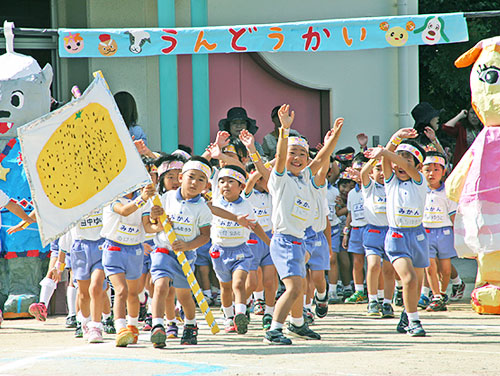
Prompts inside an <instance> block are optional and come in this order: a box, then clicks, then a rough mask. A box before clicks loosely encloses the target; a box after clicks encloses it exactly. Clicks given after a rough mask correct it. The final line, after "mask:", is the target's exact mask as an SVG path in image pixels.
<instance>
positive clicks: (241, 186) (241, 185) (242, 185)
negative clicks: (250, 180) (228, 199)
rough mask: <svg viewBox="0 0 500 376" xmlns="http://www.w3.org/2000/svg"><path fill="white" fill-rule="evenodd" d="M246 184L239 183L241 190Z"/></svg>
mask: <svg viewBox="0 0 500 376" xmlns="http://www.w3.org/2000/svg"><path fill="white" fill-rule="evenodd" d="M246 186H247V185H246V184H245V183H240V188H241V190H242V191H243V190H244V189H245V187H246Z"/></svg>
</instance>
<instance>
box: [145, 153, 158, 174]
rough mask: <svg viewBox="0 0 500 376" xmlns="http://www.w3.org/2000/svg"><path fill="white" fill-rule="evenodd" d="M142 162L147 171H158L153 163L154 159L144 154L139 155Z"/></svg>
mask: <svg viewBox="0 0 500 376" xmlns="http://www.w3.org/2000/svg"><path fill="white" fill-rule="evenodd" d="M141 159H142V163H143V164H144V167H146V170H147V171H148V172H149V173H154V172H158V170H157V169H156V165H155V160H154V159H153V158H150V157H148V156H145V155H141Z"/></svg>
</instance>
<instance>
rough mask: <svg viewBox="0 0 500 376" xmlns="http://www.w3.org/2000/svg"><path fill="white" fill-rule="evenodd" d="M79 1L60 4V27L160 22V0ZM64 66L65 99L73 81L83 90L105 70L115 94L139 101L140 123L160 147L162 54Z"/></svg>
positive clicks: (71, 61)
mask: <svg viewBox="0 0 500 376" xmlns="http://www.w3.org/2000/svg"><path fill="white" fill-rule="evenodd" d="M77 3H78V4H77V5H75V4H74V2H73V1H69V0H61V2H60V4H59V5H58V12H59V19H60V26H63V27H88V28H113V27H116V28H126V27H157V25H158V16H157V0H141V1H136V0H106V1H102V0H86V2H83V1H82V2H77ZM85 3H86V4H85ZM82 4H84V5H83V6H82ZM62 69H63V77H65V90H66V92H67V97H66V98H64V99H65V100H67V99H69V95H70V93H69V89H70V88H71V86H72V85H73V84H75V83H80V88H81V89H82V91H83V89H85V88H86V86H87V85H88V82H90V81H91V80H92V72H95V71H97V70H101V71H102V72H103V74H104V78H105V79H106V81H107V82H108V85H109V87H110V89H111V91H112V92H113V93H117V92H119V91H128V92H130V93H131V94H132V95H133V96H134V98H135V100H136V102H137V110H138V113H139V119H138V124H139V125H141V126H142V127H143V128H144V130H145V132H146V134H147V135H148V143H149V146H150V147H151V148H152V149H154V150H157V149H160V145H161V133H160V111H159V103H160V102H159V87H158V57H156V56H152V57H141V58H111V59H106V58H90V59H63V67H62ZM85 80H87V81H85Z"/></svg>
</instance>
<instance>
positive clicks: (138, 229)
mask: <svg viewBox="0 0 500 376" xmlns="http://www.w3.org/2000/svg"><path fill="white" fill-rule="evenodd" d="M139 192H140V193H139ZM139 192H138V193H129V194H127V195H125V196H124V197H120V198H118V199H117V200H116V201H115V202H114V203H112V204H111V205H110V206H108V207H105V208H104V209H103V226H102V231H101V236H102V237H103V238H104V239H105V241H104V244H103V246H102V248H103V254H102V265H103V267H104V271H105V273H106V275H107V276H108V278H109V280H110V281H111V284H112V285H113V288H114V290H115V301H114V307H113V312H114V319H115V327H116V330H117V334H116V346H117V347H126V346H127V345H129V344H132V343H137V339H138V335H139V330H138V329H137V325H138V316H139V293H140V292H141V291H140V289H139V278H140V276H141V272H142V266H143V258H144V248H143V246H142V243H143V241H144V233H145V232H158V231H160V230H161V225H159V224H157V223H153V222H152V221H151V219H150V211H151V214H152V215H153V216H155V217H156V216H158V215H159V213H161V212H162V210H161V208H158V207H153V208H150V204H148V201H149V199H150V198H151V197H153V196H154V195H155V194H156V190H155V188H154V187H153V186H152V185H148V186H147V187H145V188H143V189H142V190H141V191H139ZM125 308H127V312H128V318H127V319H125ZM127 324H128V325H127Z"/></svg>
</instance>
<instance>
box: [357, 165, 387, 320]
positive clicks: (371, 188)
mask: <svg viewBox="0 0 500 376" xmlns="http://www.w3.org/2000/svg"><path fill="white" fill-rule="evenodd" d="M361 184H362V185H361V191H362V193H363V201H364V208H365V218H366V222H367V223H368V224H367V225H366V231H365V236H364V239H363V246H364V248H365V254H366V264H367V267H366V285H367V289H368V308H367V314H368V316H382V318H392V317H394V309H393V308H392V305H391V302H392V297H393V295H394V268H393V267H392V265H391V264H390V262H389V258H388V257H387V255H386V252H385V247H384V242H385V236H386V234H387V230H388V226H389V223H388V222H387V213H386V202H387V199H386V194H385V188H384V173H383V171H382V163H381V162H380V161H377V160H376V159H373V160H371V162H370V163H367V164H365V166H364V167H363V169H362V170H361ZM381 261H382V267H381ZM380 279H382V280H383V290H382V298H383V301H382V304H379V299H380V296H379V291H378V290H379V287H380V283H379V282H380Z"/></svg>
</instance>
